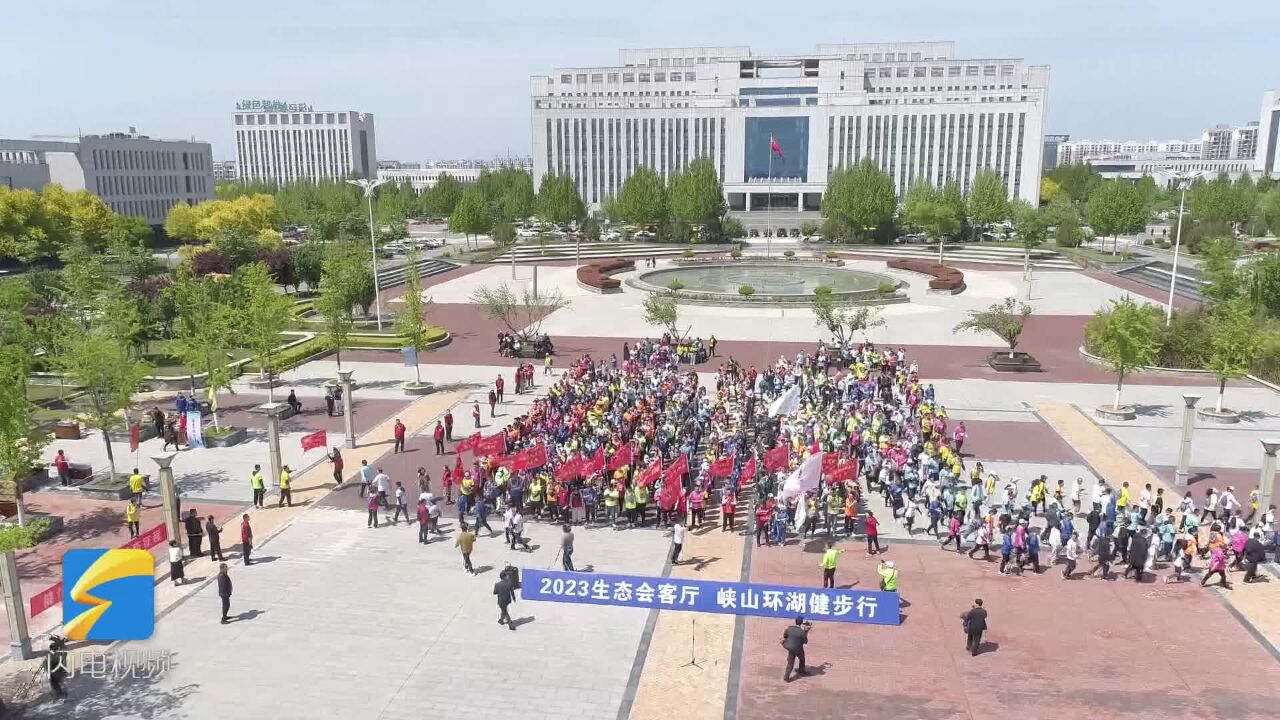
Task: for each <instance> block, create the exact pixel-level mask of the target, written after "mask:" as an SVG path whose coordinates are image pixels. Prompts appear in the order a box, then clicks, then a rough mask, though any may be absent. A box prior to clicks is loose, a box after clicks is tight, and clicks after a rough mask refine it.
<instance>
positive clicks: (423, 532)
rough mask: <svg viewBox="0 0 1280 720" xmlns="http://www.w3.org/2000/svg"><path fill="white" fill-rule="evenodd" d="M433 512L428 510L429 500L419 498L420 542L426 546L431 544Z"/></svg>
mask: <svg viewBox="0 0 1280 720" xmlns="http://www.w3.org/2000/svg"><path fill="white" fill-rule="evenodd" d="M430 528H431V512H430V511H429V510H427V498H426V497H425V496H424V497H420V498H418V542H420V543H422V544H423V545H426V544H428V543H430V542H431V534H430Z"/></svg>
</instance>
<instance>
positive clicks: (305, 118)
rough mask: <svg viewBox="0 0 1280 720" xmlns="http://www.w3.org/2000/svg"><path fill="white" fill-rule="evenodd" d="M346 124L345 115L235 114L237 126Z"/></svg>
mask: <svg viewBox="0 0 1280 720" xmlns="http://www.w3.org/2000/svg"><path fill="white" fill-rule="evenodd" d="M334 117H337V122H338V124H340V125H342V124H346V122H347V114H346V113H250V114H247V115H241V114H239V113H237V114H236V124H237V125H332V124H334Z"/></svg>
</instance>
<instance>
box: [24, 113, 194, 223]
mask: <svg viewBox="0 0 1280 720" xmlns="http://www.w3.org/2000/svg"><path fill="white" fill-rule="evenodd" d="M213 182H214V181H213V150H212V148H211V147H210V145H209V143H206V142H200V141H196V140H160V139H155V138H150V137H147V136H146V135H139V134H138V133H137V132H136V131H135V130H134V129H133V128H129V132H127V133H108V134H105V135H84V136H81V137H79V138H78V139H76V140H74V141H65V142H59V141H48V140H0V184H3V185H7V186H9V187H11V188H18V189H21V188H25V189H30V190H39V189H41V188H43V187H44V186H45V185H48V184H50V183H56V184H58V185H61V186H62V187H63V188H65V189H66V190H69V191H75V190H88V191H89V192H91V193H93V194H94V195H97V196H98V197H100V198H102V201H103V202H104V203H106V205H107V207H109V208H111V209H112V210H113V211H115V212H117V213H120V214H121V215H128V216H130V217H136V218H141V219H143V220H145V221H146V222H147V223H148V224H150V225H161V224H163V223H164V219H165V216H166V215H167V214H168V212H169V208H171V207H173V206H174V205H177V204H178V203H187V204H188V205H194V204H196V203H198V202H201V201H203V200H211V199H212V198H213Z"/></svg>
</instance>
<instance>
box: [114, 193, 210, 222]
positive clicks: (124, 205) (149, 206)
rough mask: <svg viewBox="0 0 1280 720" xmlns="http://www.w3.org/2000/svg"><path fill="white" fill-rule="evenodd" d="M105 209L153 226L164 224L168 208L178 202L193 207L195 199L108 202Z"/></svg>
mask: <svg viewBox="0 0 1280 720" xmlns="http://www.w3.org/2000/svg"><path fill="white" fill-rule="evenodd" d="M106 202H107V207H109V208H111V210H112V211H114V212H117V213H119V214H121V215H128V216H130V217H138V218H142V219H144V220H147V221H148V222H151V223H153V224H159V223H162V222H164V219H165V216H166V215H168V214H169V208H171V207H173V206H174V205H177V204H178V203H180V202H185V203H186V204H188V205H195V204H196V199H195V198H191V197H188V198H185V199H179V200H178V201H177V202H175V201H173V200H108V201H106Z"/></svg>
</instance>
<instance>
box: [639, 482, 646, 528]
mask: <svg viewBox="0 0 1280 720" xmlns="http://www.w3.org/2000/svg"><path fill="white" fill-rule="evenodd" d="M648 510H649V487H648V486H647V485H645V486H640V487H637V488H636V517H637V518H638V519H639V520H640V527H644V524H645V515H646V514H647V513H648Z"/></svg>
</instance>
